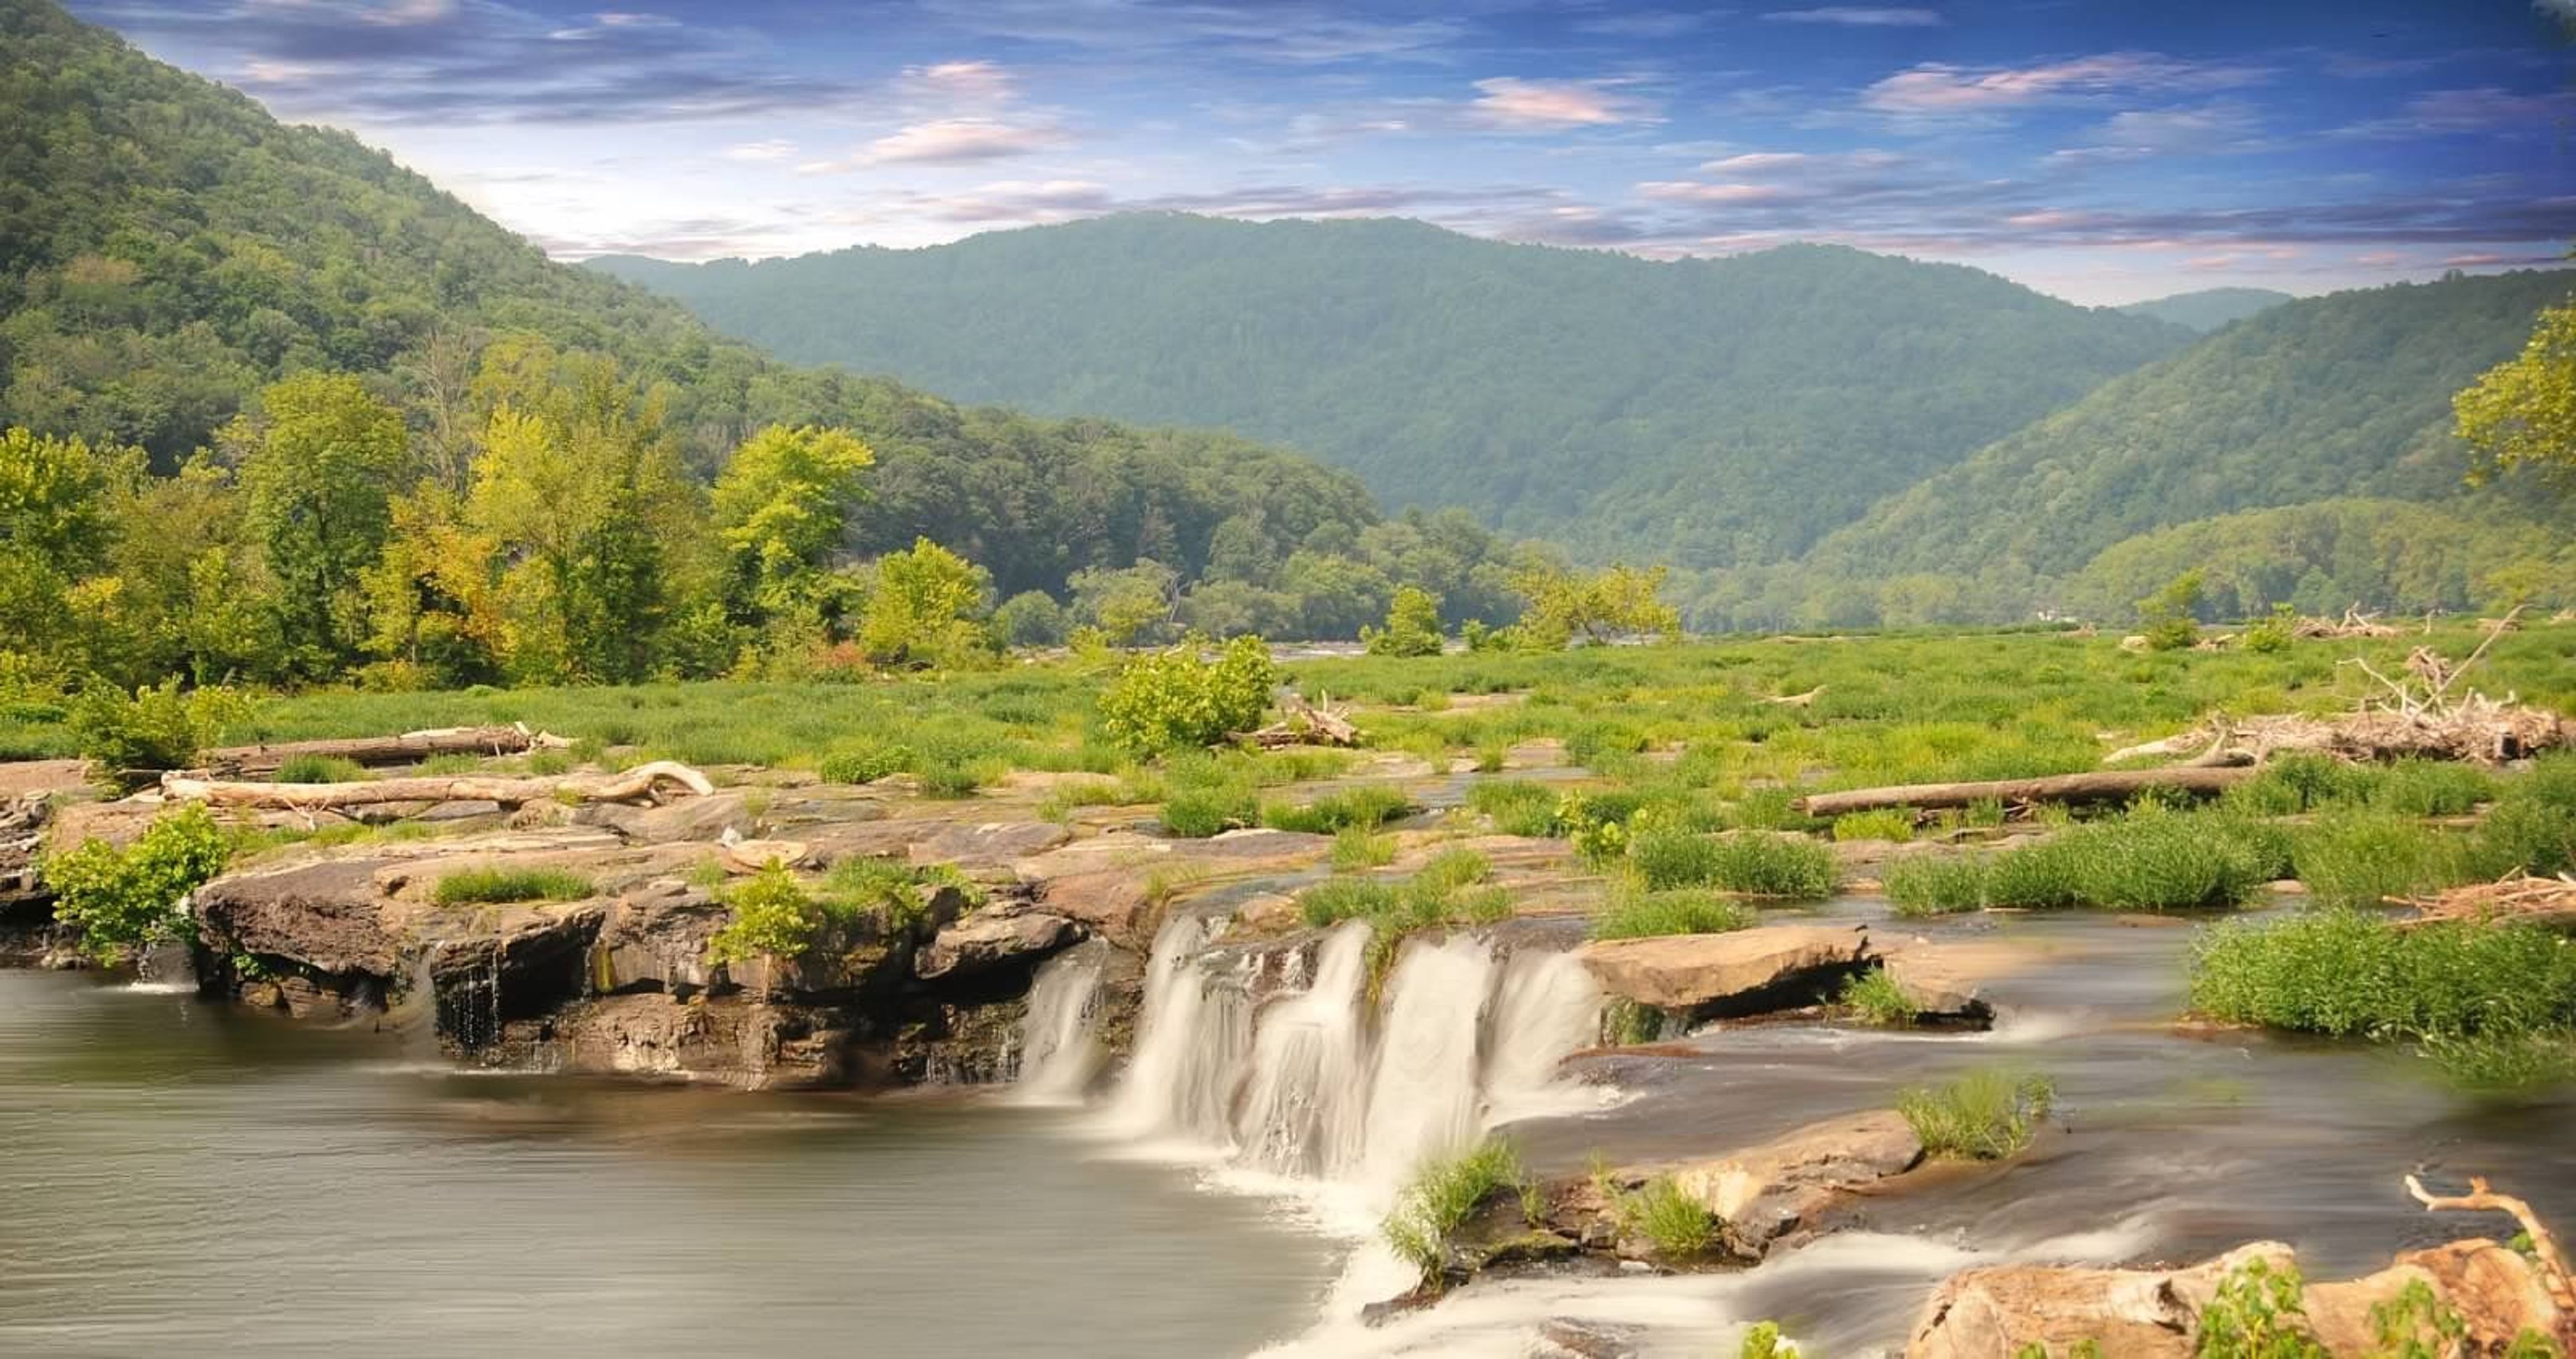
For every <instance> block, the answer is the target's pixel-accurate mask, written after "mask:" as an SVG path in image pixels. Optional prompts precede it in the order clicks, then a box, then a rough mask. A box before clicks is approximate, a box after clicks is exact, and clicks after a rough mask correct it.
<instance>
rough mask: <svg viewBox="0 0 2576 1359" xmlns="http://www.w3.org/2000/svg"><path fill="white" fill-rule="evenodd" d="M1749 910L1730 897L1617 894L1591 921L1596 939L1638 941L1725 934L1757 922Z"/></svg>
mask: <svg viewBox="0 0 2576 1359" xmlns="http://www.w3.org/2000/svg"><path fill="white" fill-rule="evenodd" d="M1760 918H1761V917H1760V916H1759V915H1757V914H1755V912H1754V910H1753V908H1752V907H1750V906H1747V905H1745V904H1744V903H1743V902H1741V901H1738V900H1736V899H1735V898H1733V897H1725V896H1719V895H1717V894H1716V893H1713V892H1704V891H1693V890H1689V889H1684V890H1680V891H1670V892H1619V893H1614V894H1613V895H1612V896H1611V898H1610V900H1609V901H1607V902H1605V903H1604V904H1603V905H1602V907H1601V912H1600V914H1598V915H1595V916H1594V917H1593V918H1592V937H1593V938H1595V939H1641V938H1645V937H1648V936H1651V935H1659V934H1724V933H1726V932H1727V931H1729V930H1740V929H1744V928H1746V927H1748V926H1750V925H1752V924H1754V923H1755V922H1757V921H1758V920H1760Z"/></svg>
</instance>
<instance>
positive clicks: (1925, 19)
mask: <svg viewBox="0 0 2576 1359" xmlns="http://www.w3.org/2000/svg"><path fill="white" fill-rule="evenodd" d="M1762 17H1763V18H1765V19H1774V20H1779V21H1781V22H1785V23H1793V24H1840V25H1843V26H1844V27H1846V28H1935V27H1938V26H1939V25H1940V24H1941V22H1942V19H1941V15H1940V13H1939V12H1938V11H1936V10H1928V9H1914V8H1879V7H1873V6H1867V5H1821V6H1818V7H1817V8H1815V9H1775V10H1773V11H1771V12H1770V13H1768V14H1765V15H1763V16H1762Z"/></svg>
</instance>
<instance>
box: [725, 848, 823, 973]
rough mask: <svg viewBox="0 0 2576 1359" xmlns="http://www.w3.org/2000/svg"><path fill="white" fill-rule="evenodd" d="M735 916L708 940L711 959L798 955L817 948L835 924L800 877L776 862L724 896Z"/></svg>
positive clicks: (739, 959)
mask: <svg viewBox="0 0 2576 1359" xmlns="http://www.w3.org/2000/svg"><path fill="white" fill-rule="evenodd" d="M722 900H723V901H724V903H725V905H727V906H728V907H731V908H732V910H733V919H732V920H730V921H728V922H726V924H725V926H724V928H722V929H720V930H717V931H716V932H715V934H714V935H713V936H712V937H710V938H709V939H708V940H707V961H708V962H711V963H738V962H742V961H744V960H745V959H749V958H755V957H759V956H761V955H764V954H767V955H771V956H775V957H781V958H793V957H795V956H797V955H798V954H801V953H803V952H804V951H805V950H807V949H809V948H812V947H813V946H814V938H815V936H816V935H818V934H820V933H822V930H823V927H824V926H825V925H827V924H829V923H830V919H829V917H827V916H826V915H825V914H824V912H823V908H822V906H821V904H820V903H818V902H816V901H815V900H814V898H813V896H812V895H811V894H810V893H808V892H807V891H806V890H805V889H804V887H803V886H801V885H800V884H798V882H797V881H796V878H795V875H794V874H791V873H789V872H788V871H787V870H786V869H785V868H783V867H781V866H780V865H777V864H771V865H770V866H768V867H767V868H764V869H762V870H760V871H759V872H758V873H756V874H753V875H752V876H751V877H750V878H748V879H746V880H744V881H743V882H742V883H741V884H739V885H738V886H736V887H734V888H733V889H732V890H731V891H729V892H726V893H723V894H722Z"/></svg>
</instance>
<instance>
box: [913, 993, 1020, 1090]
mask: <svg viewBox="0 0 2576 1359" xmlns="http://www.w3.org/2000/svg"><path fill="white" fill-rule="evenodd" d="M1027 1014H1028V1004H1027V1002H1026V1000H1025V999H1024V998H1016V997H1015V998H1012V999H1008V1000H1003V1001H998V1002H994V1003H990V1004H983V1005H950V1004H933V1005H930V1006H927V1007H925V1008H923V1009H921V1010H920V1011H918V1012H917V1013H916V1015H915V1017H914V1018H913V1019H911V1020H910V1022H907V1023H905V1024H904V1025H903V1026H902V1027H901V1028H900V1029H899V1030H897V1032H896V1034H895V1041H894V1052H893V1057H892V1062H891V1068H890V1069H891V1074H892V1075H893V1076H894V1077H895V1078H896V1079H898V1080H901V1081H903V1082H905V1083H906V1084H911V1085H990V1084H995V1083H998V1082H1002V1081H1007V1080H1010V1079H1011V1078H1012V1077H1014V1076H1016V1075H1018V1074H1019V1043H1020V1021H1021V1020H1022V1019H1023V1018H1025V1017H1026V1016H1027Z"/></svg>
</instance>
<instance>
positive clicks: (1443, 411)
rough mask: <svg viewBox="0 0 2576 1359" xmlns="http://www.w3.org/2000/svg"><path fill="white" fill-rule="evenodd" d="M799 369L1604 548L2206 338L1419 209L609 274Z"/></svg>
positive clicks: (1796, 251)
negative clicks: (1609, 248) (1266, 448)
mask: <svg viewBox="0 0 2576 1359" xmlns="http://www.w3.org/2000/svg"><path fill="white" fill-rule="evenodd" d="M592 263H593V264H594V265H596V266H597V267H598V268H600V269H603V270H605V271H607V272H610V273H614V274H617V275H619V276H621V277H624V278H627V279H631V280H633V281H635V282H638V283H642V284H644V285H646V286H648V287H651V288H654V289H656V290H657V291H660V292H663V293H665V294H668V295H669V296H671V297H674V298H677V299H679V300H680V301H682V302H684V303H686V304H688V305H689V306H690V307H691V308H692V309H694V310H695V311H697V312H698V314H699V315H701V316H703V317H705V318H706V319H707V320H708V321H709V322H710V323H712V324H713V325H715V326H716V327H717V328H718V329H721V330H724V331H726V332H728V333H730V334H733V335H737V336H740V337H742V338H745V339H748V340H752V341H754V342H756V343H759V344H762V345H765V346H767V347H769V348H770V349H772V350H774V351H776V352H778V353H779V354H781V355H783V356H786V357H788V358H792V359H799V360H806V361H811V362H835V363H841V364H846V365H848V366H850V367H851V368H853V369H856V370H859V371H863V372H884V373H890V374H892V375H894V376H896V377H899V378H902V379H904V380H906V381H913V382H920V383H924V384H926V385H929V386H932V387H935V388H938V389H940V390H943V391H949V392H953V393H956V394H958V395H960V396H962V397H966V398H970V399H975V400H988V401H1008V402H1012V403H1014V404H1018V405H1023V406H1028V407H1031V408H1034V409H1037V410H1042V411H1048V412H1053V413H1058V414H1072V413H1076V412H1092V413H1097V414H1102V415H1109V416H1115V417H1119V418H1124V419H1136V420H1153V421H1177V422H1183V423H1189V424H1196V425H1209V426H1216V427H1220V428H1225V429H1229V430H1232V431H1234V432H1235V433H1238V434H1241V435H1244V436H1247V437H1252V438H1259V439H1265V440H1274V441H1279V442H1284V443H1287V444H1289V445H1291V446H1293V447H1296V448H1298V449H1300V450H1302V451H1305V452H1309V453H1313V454H1315V455H1317V456H1320V457H1322V458H1324V459H1325V460H1327V461H1330V462H1333V463H1337V464H1339V465H1341V466H1344V467H1348V468H1351V469H1353V470H1354V471H1357V472H1358V473H1360V475H1361V476H1362V477H1363V478H1365V479H1366V480H1367V482H1368V483H1369V485H1370V486H1371V487H1372V488H1374V489H1375V490H1376V491H1377V492H1378V494H1379V495H1380V496H1381V497H1383V498H1385V499H1386V500H1388V501H1390V502H1393V503H1399V504H1400V503H1419V504H1424V505H1464V506H1467V507H1469V508H1471V509H1474V510H1476V511H1477V512H1478V513H1480V514H1481V515H1483V516H1485V517H1486V518H1488V519H1489V520H1490V521H1492V522H1495V523H1497V524H1499V525H1501V526H1503V527H1506V528H1509V529H1513V530H1516V531H1520V532H1526V533H1536V534H1544V535H1547V536H1550V537H1554V538H1557V539H1559V540H1561V541H1565V542H1568V543H1570V544H1572V545H1575V546H1576V547H1578V548H1579V549H1585V550H1589V551H1591V552H1593V553H1596V554H1601V555H1608V554H1614V553H1615V554H1624V555H1628V556H1632V557H1653V558H1658V559H1664V560H1673V561H1678V562H1681V563H1683V564H1685V565H1722V564H1727V563H1732V562H1751V561H1764V560H1779V559H1783V558H1787V557H1790V556H1793V555H1794V554H1796V553H1798V552H1800V551H1801V550H1803V549H1805V548H1806V547H1807V546H1808V545H1809V544H1810V543H1812V542H1813V541H1815V540H1816V539H1817V538H1818V537H1820V536H1822V535H1823V534H1825V533H1827V532H1830V531H1831V530H1833V529H1834V528H1836V527H1838V526H1840V525H1842V524H1844V523H1847V522H1849V521H1851V520H1853V519H1855V518H1857V517H1858V516H1859V515H1860V514H1862V513H1863V512H1864V511H1865V510H1867V509H1868V507H1869V506H1870V505H1871V504H1872V503H1873V502H1875V501H1877V500H1878V499H1880V498H1882V497H1884V496H1887V495H1891V494H1894V493H1896V492H1898V491H1901V490H1903V489H1905V488H1906V487H1907V486H1910V485H1912V484H1913V483H1914V482H1916V481H1919V480H1920V479H1922V478H1923V477H1925V476H1927V475H1930V474H1932V473H1934V472H1937V471H1940V470H1941V469H1943V468H1945V467H1948V466H1950V465H1951V464H1953V463H1955V462H1957V461H1958V460H1959V459H1960V458H1962V457H1965V456H1966V455H1967V454H1968V453H1970V452H1972V451H1974V450H1975V449H1976V448H1978V447H1980V446H1982V445H1984V444H1986V443H1989V442H1991V441H1993V440H1995V439H1998V438H2001V437H2003V436H2004V435H2006V434H2008V433H2010V432H2011V431H2013V430H2015V429H2017V428H2020V427H2021V426H2022V425H2024V424H2027V423H2028V422H2029V421H2031V420H2033V419H2036V418H2038V417H2039V416H2041V415H2043V414H2045V413H2046V412H2048V411H2050V410H2052V409H2055V408H2057V407H2059V406H2062V405H2064V404H2066V403H2068V402H2070V401H2073V400H2075V399H2076V398H2078V397H2080V396H2082V395H2083V394H2084V393H2086V392H2088V391H2090V390H2092V389H2093V388H2094V387H2095V386H2097V385H2099V384H2100V383H2101V382H2102V381H2103V380H2104V379H2106V378H2109V377H2112V376H2115V375H2117V374H2120V373H2124V372H2127V371H2130V370H2132V369H2134V368H2136V367H2138V366H2139V365H2141V364H2144V363H2147V362H2150V361H2152V360H2154V359H2157V358H2160V357H2163V356H2165V355H2167V354H2170V353H2172V352H2173V351H2175V350H2177V349H2179V348H2181V347H2182V346H2183V345H2184V344H2186V343H2188V342H2189V340H2190V333H2189V332H2188V331H2186V330H2184V329H2182V328H2181V327H2178V326H2173V325H2169V324H2167V323H2164V322H2161V321H2156V320H2153V319H2150V318H2146V317H2137V316H2124V315H2121V314H2120V313H2118V312H2115V311H2110V310H2102V309H2087V308H2082V307H2077V306H2073V305H2070V304H2068V303H2065V302H2060V301H2057V300H2055V299H2052V298H2048V297H2044V296H2041V295H2040V294H2038V293H2035V292H2032V291H2031V290H2029V289H2027V288H2023V287H2021V286H2019V285H2017V284H2014V283H2011V282H2008V281H2006V280H2004V279H2001V278H1997V277H1995V276H1994V275H1991V274H1987V273H1982V272H1979V271H1977V270H1973V269H1966V268H1961V267H1958V266H1953V265H1936V264H1921V263H1915V262H1912V261H1908V260H1901V259H1893V258H1888V257H1885V256H1879V255H1871V254H1866V253H1863V252H1861V251H1857V250H1849V249H1843V248H1839V247H1827V246H1788V247H1782V248H1780V249H1775V250H1769V251H1764V252H1762V253H1759V254H1754V255H1746V256H1739V257H1735V258H1729V259H1705V260H1682V261H1670V262H1664V261H1653V260H1646V259H1641V258H1637V257H1635V256H1630V255H1623V254H1615V253H1608V252H1601V251H1588V250H1565V249H1554V248H1549V247H1543V246H1530V245H1508V244H1503V243H1499V242H1494V241H1487V240H1479V239H1475V238H1471V237H1467V236H1461V235H1457V234H1454V233H1451V232H1447V231H1443V230H1440V229H1437V228H1434V227H1430V226H1426V225H1424V224H1421V223H1418V222H1411V221H1400V220H1376V221H1321V222H1319V221H1284V222H1271V223H1260V224H1256V223H1250V222H1239V221H1229V220H1219V219H1212V218H1203V217H1192V216H1185V215H1178V214H1148V215H1128V216H1118V217H1108V218H1100V219H1095V220H1090V221H1084V222H1077V223H1071V224H1067V225H1061V226H1048V227H1034V228H1028V229H1024V230H1017V231H1003V232H995V233H991V234H988V235H982V236H976V237H973V238H970V239H968V240H964V241H960V242H957V243H955V244H953V245H945V246H937V247H932V248H928V249H917V250H889V249H882V248H876V247H859V248H854V249H849V250H841V251H835V252H831V253H828V254H818V255H807V256H801V257H798V258H794V259H783V260H768V261H763V262H759V263H745V262H743V261H740V260H731V261H720V262H717V263H713V264H704V265H675V264H666V263H661V262H657V261H651V260H644V259H637V258H632V257H620V258H610V259H603V260H596V261H593V262H592Z"/></svg>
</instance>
